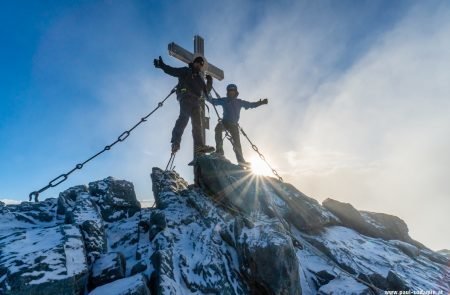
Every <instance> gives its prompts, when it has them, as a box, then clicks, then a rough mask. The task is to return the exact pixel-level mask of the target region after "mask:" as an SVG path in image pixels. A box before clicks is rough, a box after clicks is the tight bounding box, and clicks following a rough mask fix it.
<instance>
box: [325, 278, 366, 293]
mask: <svg viewBox="0 0 450 295" xmlns="http://www.w3.org/2000/svg"><path fill="white" fill-rule="evenodd" d="M317 294H319V295H331V294H339V295H372V294H373V292H372V291H371V290H370V288H369V287H368V286H366V285H364V284H361V283H359V282H358V281H356V280H355V279H353V278H352V277H349V276H340V277H337V278H335V279H333V280H331V281H330V282H328V284H326V285H323V286H321V287H320V288H319V291H318V292H317Z"/></svg>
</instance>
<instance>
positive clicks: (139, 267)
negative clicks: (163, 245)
mask: <svg viewBox="0 0 450 295" xmlns="http://www.w3.org/2000/svg"><path fill="white" fill-rule="evenodd" d="M146 270H147V263H145V262H144V261H142V260H139V261H138V262H137V263H136V264H135V265H133V267H132V268H131V275H132V276H134V275H135V274H138V273H141V272H144V271H146Z"/></svg>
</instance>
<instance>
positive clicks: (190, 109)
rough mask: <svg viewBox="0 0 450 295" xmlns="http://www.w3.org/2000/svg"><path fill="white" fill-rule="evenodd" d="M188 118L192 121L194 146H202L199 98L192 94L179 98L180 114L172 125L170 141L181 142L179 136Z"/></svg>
mask: <svg viewBox="0 0 450 295" xmlns="http://www.w3.org/2000/svg"><path fill="white" fill-rule="evenodd" d="M189 118H191V123H192V137H193V138H194V146H196V147H198V146H203V145H204V142H203V136H202V119H201V108H200V100H199V99H198V98H196V97H192V96H183V97H182V98H181V99H180V115H179V116H178V119H177V121H176V122H175V127H173V130H172V140H171V142H172V143H178V144H179V143H180V142H181V136H182V135H183V132H184V129H185V128H186V125H187V123H188V121H189Z"/></svg>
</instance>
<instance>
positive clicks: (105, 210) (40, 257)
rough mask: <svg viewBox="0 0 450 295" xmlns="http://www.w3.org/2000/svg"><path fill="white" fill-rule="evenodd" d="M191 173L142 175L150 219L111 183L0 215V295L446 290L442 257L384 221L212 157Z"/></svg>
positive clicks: (0, 210)
mask: <svg viewBox="0 0 450 295" xmlns="http://www.w3.org/2000/svg"><path fill="white" fill-rule="evenodd" d="M195 169H196V171H197V173H198V175H197V177H196V179H197V184H198V185H188V183H187V182H186V181H185V180H183V179H182V178H181V177H180V176H179V175H178V174H177V173H176V172H175V171H162V170H161V169H158V168H154V169H153V171H152V175H151V178H152V187H153V192H154V197H155V202H156V207H154V208H142V209H141V208H140V204H139V203H138V202H137V199H136V196H135V193H134V189H133V185H132V184H131V183H129V182H127V181H123V180H115V179H114V178H112V177H108V178H106V179H104V180H101V181H96V182H92V183H90V184H89V185H88V186H85V185H81V186H76V187H73V188H70V189H68V190H66V191H64V192H62V193H61V194H60V195H59V198H58V199H47V200H45V201H42V202H39V203H29V202H23V203H22V204H16V205H7V204H6V205H4V204H0V294H8V295H18V294H71V295H72V294H87V292H88V291H90V293H89V294H94V295H99V294H108V295H110V294H112V295H114V294H122V295H123V294H127V295H129V294H150V291H149V290H151V291H152V294H198V295H201V294H262V295H265V294H380V293H381V294H382V293H384V290H408V291H409V290H411V291H419V290H425V291H426V290H433V291H435V292H438V291H442V292H443V294H448V292H449V291H450V287H449V282H450V265H449V259H448V257H446V256H445V252H444V253H437V252H434V251H431V250H430V249H427V248H426V247H425V246H423V245H422V244H420V243H418V242H416V241H414V240H412V239H411V238H410V237H409V235H408V230H407V226H406V224H405V223H404V222H403V221H402V220H401V219H399V218H397V217H395V216H390V215H386V214H381V213H372V212H364V211H358V210H356V209H355V208H353V207H352V206H351V205H350V204H348V206H347V205H345V204H344V205H342V203H339V202H337V201H334V203H333V205H336V206H328V205H329V204H330V202H326V203H327V205H326V206H322V205H320V204H319V203H318V202H317V201H316V200H314V199H312V198H310V197H308V196H306V195H304V194H303V193H301V192H300V191H299V190H297V189H296V188H295V187H293V186H292V185H289V184H287V183H281V182H279V181H278V180H276V179H274V178H270V177H256V176H253V175H252V174H251V173H250V172H249V171H245V170H242V169H241V168H240V167H238V166H236V165H233V164H231V163H230V162H229V161H227V160H226V159H224V158H222V157H216V156H204V157H200V158H199V159H198V161H197V163H196V166H195ZM324 205H325V203H324ZM326 207H328V209H327V208H326ZM64 222H67V223H68V224H64ZM118 253H120V254H118ZM88 278H90V282H91V283H89V282H88V281H89V280H88ZM94 278H95V279H94ZM95 280H97V281H96V282H95V283H93V281H95ZM93 288H95V289H93Z"/></svg>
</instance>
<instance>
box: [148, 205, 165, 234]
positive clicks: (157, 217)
mask: <svg viewBox="0 0 450 295" xmlns="http://www.w3.org/2000/svg"><path fill="white" fill-rule="evenodd" d="M166 227H167V221H166V215H165V214H164V212H163V211H161V210H153V211H152V213H151V215H150V231H149V238H150V241H151V240H153V238H154V237H155V236H156V235H157V234H158V233H159V232H160V231H162V230H164V229H165V228H166Z"/></svg>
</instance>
